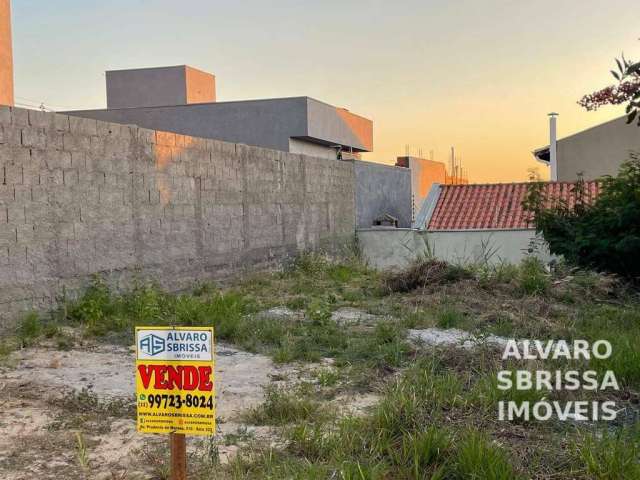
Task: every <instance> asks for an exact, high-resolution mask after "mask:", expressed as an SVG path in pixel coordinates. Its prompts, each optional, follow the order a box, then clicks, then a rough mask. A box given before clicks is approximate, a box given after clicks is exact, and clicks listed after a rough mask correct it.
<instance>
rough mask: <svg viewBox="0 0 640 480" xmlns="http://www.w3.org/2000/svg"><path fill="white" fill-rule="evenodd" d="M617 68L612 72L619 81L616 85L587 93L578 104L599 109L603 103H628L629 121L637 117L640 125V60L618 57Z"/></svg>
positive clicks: (591, 108)
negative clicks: (633, 60)
mask: <svg viewBox="0 0 640 480" xmlns="http://www.w3.org/2000/svg"><path fill="white" fill-rule="evenodd" d="M616 66H617V70H611V74H612V75H613V77H614V78H615V79H616V80H617V81H618V83H617V84H615V85H609V86H608V87H605V88H603V89H602V90H598V91H596V92H593V93H590V94H588V95H585V96H584V97H582V98H581V99H580V100H578V104H579V105H580V106H582V107H584V108H586V109H587V110H597V109H598V108H600V107H602V106H603V105H620V104H623V103H626V104H627V108H626V112H627V123H632V122H633V121H634V120H636V119H637V122H638V126H640V115H639V113H640V62H632V61H629V60H627V59H626V58H624V54H623V55H622V56H621V58H620V59H617V58H616Z"/></svg>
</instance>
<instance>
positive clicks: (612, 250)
mask: <svg viewBox="0 0 640 480" xmlns="http://www.w3.org/2000/svg"><path fill="white" fill-rule="evenodd" d="M600 182H601V184H600V194H599V195H598V196H597V197H596V199H595V200H593V201H590V200H589V199H588V198H587V196H586V191H585V183H584V181H582V180H579V181H578V182H576V184H575V185H574V187H573V192H572V196H573V198H574V201H573V202H567V201H561V200H560V201H558V200H556V199H554V198H548V197H546V196H545V193H544V192H545V189H544V187H543V185H544V184H543V183H540V182H538V183H532V184H531V185H530V187H529V190H528V193H527V196H526V198H525V201H524V203H523V206H524V208H525V209H526V210H528V211H529V212H531V213H532V219H531V220H532V222H533V224H534V225H535V227H536V231H537V232H538V233H541V234H542V236H543V237H544V239H545V240H546V242H547V243H548V244H549V250H550V251H551V253H552V254H554V255H561V256H563V257H564V259H565V260H566V261H567V262H569V263H572V264H574V265H578V266H581V267H586V268H591V269H595V270H598V271H604V272H612V273H617V274H619V275H621V276H624V277H627V278H630V279H634V280H638V279H639V278H640V156H638V155H632V158H631V160H629V161H628V162H626V163H624V164H623V165H622V167H621V169H620V172H619V173H618V175H617V176H616V177H603V178H602V179H600Z"/></svg>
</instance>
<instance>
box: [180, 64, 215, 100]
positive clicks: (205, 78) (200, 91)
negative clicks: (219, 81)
mask: <svg viewBox="0 0 640 480" xmlns="http://www.w3.org/2000/svg"><path fill="white" fill-rule="evenodd" d="M185 68H186V70H185V77H186V82H187V103H211V102H215V101H216V77H215V75H212V74H210V73H206V72H203V71H201V70H197V69H195V68H193V67H189V66H187V67H185Z"/></svg>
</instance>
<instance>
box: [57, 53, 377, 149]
mask: <svg viewBox="0 0 640 480" xmlns="http://www.w3.org/2000/svg"><path fill="white" fill-rule="evenodd" d="M106 87H107V108H106V109H98V110H76V111H70V112H65V113H67V114H69V115H73V116H78V117H84V118H91V119H96V120H103V121H109V122H114V123H124V124H135V125H138V126H140V127H143V128H149V129H156V130H165V131H170V132H175V133H179V134H182V135H191V136H196V137H202V138H210V139H215V140H223V141H226V142H233V143H243V144H246V145H252V146H256V147H263V148H269V149H274V150H280V151H283V152H290V153H301V154H305V155H310V156H315V157H323V158H333V159H335V158H336V157H339V158H353V157H358V155H359V154H360V153H361V152H370V151H372V150H373V122H372V121H371V120H369V119H367V118H364V117H361V116H359V115H356V114H354V113H351V112H349V111H348V110H346V109H344V108H339V107H334V106H332V105H329V104H327V103H324V102H321V101H318V100H315V99H313V98H310V97H290V98H272V99H264V100H240V101H230V102H218V101H216V100H217V99H216V80H215V77H214V76H213V75H211V74H209V73H206V72H202V71H199V70H197V69H195V68H193V67H189V66H186V65H181V66H174V67H160V68H141V69H134V70H117V71H109V72H107V73H106Z"/></svg>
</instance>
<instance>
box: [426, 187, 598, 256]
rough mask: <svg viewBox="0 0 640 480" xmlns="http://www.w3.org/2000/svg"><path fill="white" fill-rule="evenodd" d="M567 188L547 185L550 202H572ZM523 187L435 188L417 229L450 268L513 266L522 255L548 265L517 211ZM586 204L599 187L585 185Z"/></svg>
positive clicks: (530, 227)
mask: <svg viewBox="0 0 640 480" xmlns="http://www.w3.org/2000/svg"><path fill="white" fill-rule="evenodd" d="M574 185H575V184H574V183H572V182H547V183H545V184H544V194H545V196H546V197H547V198H549V199H551V200H552V201H565V202H567V203H569V204H571V203H572V202H574V201H575V194H574V192H573V187H574ZM528 186H529V184H528V183H498V184H485V185H435V186H434V187H433V190H432V193H431V195H430V197H429V202H430V203H429V204H428V205H427V206H426V210H427V212H426V215H425V216H424V221H423V223H422V225H419V226H418V227H419V228H422V229H424V230H425V231H426V232H427V238H428V240H429V244H430V246H431V248H433V250H434V253H435V255H436V256H437V257H439V258H442V259H444V260H447V261H451V262H462V263H469V262H471V263H473V262H482V261H489V262H491V263H493V262H499V261H508V262H512V263H517V262H519V261H520V260H521V259H522V258H523V256H525V255H526V254H535V255H538V256H539V257H540V258H542V259H543V260H548V259H550V255H549V252H548V248H547V246H546V244H545V243H544V242H543V241H542V240H541V239H540V238H539V237H538V236H537V235H536V232H535V228H534V226H533V224H532V222H531V214H530V212H527V211H525V210H524V208H523V207H522V202H523V200H524V199H525V196H526V194H527V188H528ZM585 189H586V195H587V201H589V202H590V201H593V199H594V198H595V197H596V196H597V195H598V193H599V183H598V182H595V181H590V182H586V184H585Z"/></svg>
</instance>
